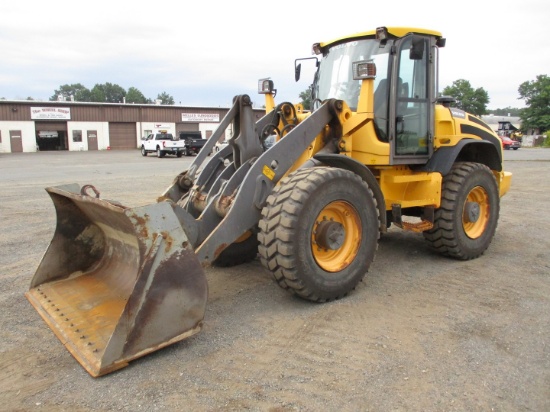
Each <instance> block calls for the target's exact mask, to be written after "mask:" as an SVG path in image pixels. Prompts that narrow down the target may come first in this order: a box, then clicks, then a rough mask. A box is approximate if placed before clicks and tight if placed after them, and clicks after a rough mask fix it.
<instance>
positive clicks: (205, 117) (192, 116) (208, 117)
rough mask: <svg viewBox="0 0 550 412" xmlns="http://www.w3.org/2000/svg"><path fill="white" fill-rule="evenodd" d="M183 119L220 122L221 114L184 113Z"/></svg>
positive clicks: (187, 120)
mask: <svg viewBox="0 0 550 412" xmlns="http://www.w3.org/2000/svg"><path fill="white" fill-rule="evenodd" d="M181 121H182V122H194V123H219V121H220V115H219V114H218V113H182V114H181Z"/></svg>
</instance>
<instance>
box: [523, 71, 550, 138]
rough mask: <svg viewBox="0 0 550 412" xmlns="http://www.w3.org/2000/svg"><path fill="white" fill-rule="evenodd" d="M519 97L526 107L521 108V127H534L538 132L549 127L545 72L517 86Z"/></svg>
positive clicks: (548, 89) (549, 81)
mask: <svg viewBox="0 0 550 412" xmlns="http://www.w3.org/2000/svg"><path fill="white" fill-rule="evenodd" d="M518 92H519V95H520V99H522V100H525V104H526V106H527V107H526V108H524V109H521V111H520V119H521V128H522V130H524V131H526V130H527V129H536V130H537V131H538V132H540V131H543V130H549V129H550V77H548V76H547V75H545V74H541V75H538V76H537V79H536V80H531V81H526V82H523V83H522V84H520V86H519V88H518Z"/></svg>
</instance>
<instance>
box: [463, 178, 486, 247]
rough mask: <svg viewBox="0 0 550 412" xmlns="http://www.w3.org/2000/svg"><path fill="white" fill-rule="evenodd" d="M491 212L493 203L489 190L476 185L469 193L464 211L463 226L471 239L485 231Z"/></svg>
mask: <svg viewBox="0 0 550 412" xmlns="http://www.w3.org/2000/svg"><path fill="white" fill-rule="evenodd" d="M490 214H491V205H490V202H489V195H488V194H487V191H486V190H485V189H484V188H482V187H481V186H476V187H474V188H473V189H472V190H471V191H470V193H468V198H467V199H466V202H464V208H463V211H462V227H463V228H464V232H465V233H466V235H467V236H468V237H469V238H471V239H477V238H478V237H480V236H481V235H482V234H483V232H485V228H486V227H487V223H488V222H489V216H490Z"/></svg>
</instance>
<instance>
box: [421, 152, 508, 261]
mask: <svg viewBox="0 0 550 412" xmlns="http://www.w3.org/2000/svg"><path fill="white" fill-rule="evenodd" d="M480 189H482V190H483V191H484V193H485V194H486V196H487V203H488V205H486V207H485V208H486V209H487V213H488V217H487V218H486V219H484V221H485V224H484V226H483V227H482V232H481V233H480V235H479V236H476V237H475V238H472V237H470V236H468V234H467V233H466V230H465V229H464V217H463V214H464V209H465V206H466V200H467V199H468V195H469V194H470V193H471V192H472V191H473V190H480ZM499 211H500V197H499V190H498V185H497V181H496V179H495V176H494V175H493V173H492V172H491V170H490V169H489V168H488V167H487V166H485V165H483V164H480V163H473V162H458V163H455V164H454V165H453V167H452V169H451V171H450V172H449V174H447V175H446V176H444V177H443V187H442V193H441V207H440V208H439V209H437V210H436V211H435V216H434V227H433V228H432V229H431V230H429V231H426V232H423V234H424V238H425V239H426V240H427V241H428V243H429V244H430V246H431V247H432V248H433V249H434V250H435V251H436V252H438V253H441V254H443V255H445V256H449V257H452V258H455V259H459V260H470V259H474V258H477V257H479V256H481V255H482V254H483V253H484V252H485V251H486V250H487V248H488V247H489V245H490V243H491V241H492V240H493V237H494V234H495V231H496V228H497V223H498V216H499Z"/></svg>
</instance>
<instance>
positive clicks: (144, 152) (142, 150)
mask: <svg viewBox="0 0 550 412" xmlns="http://www.w3.org/2000/svg"><path fill="white" fill-rule="evenodd" d="M141 155H142V156H147V150H145V147H144V146H141Z"/></svg>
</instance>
